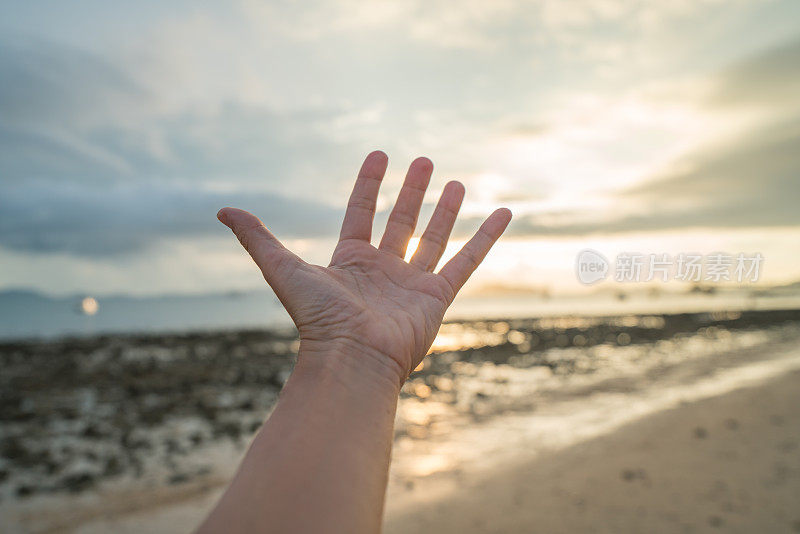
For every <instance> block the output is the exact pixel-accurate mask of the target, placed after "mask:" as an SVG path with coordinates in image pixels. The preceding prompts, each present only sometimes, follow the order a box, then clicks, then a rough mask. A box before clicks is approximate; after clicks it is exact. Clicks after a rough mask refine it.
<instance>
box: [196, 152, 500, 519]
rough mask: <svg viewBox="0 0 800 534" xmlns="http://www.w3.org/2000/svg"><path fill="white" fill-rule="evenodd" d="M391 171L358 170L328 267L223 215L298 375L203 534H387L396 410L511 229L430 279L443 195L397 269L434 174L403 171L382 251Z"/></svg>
mask: <svg viewBox="0 0 800 534" xmlns="http://www.w3.org/2000/svg"><path fill="white" fill-rule="evenodd" d="M387 163H388V158H387V157H386V155H385V154H384V153H383V152H372V153H371V154H369V155H368V156H367V158H366V159H365V160H364V163H363V165H362V167H361V170H360V172H359V174H358V178H357V180H356V183H355V186H354V188H353V192H352V194H351V196H350V201H349V202H348V205H347V211H346V213H345V217H344V221H343V223H342V229H341V233H340V237H339V242H338V244H337V246H336V249H335V250H334V253H333V257H332V258H331V263H330V265H329V266H328V267H322V266H319V265H310V264H308V263H306V262H304V261H303V260H302V259H300V258H299V257H297V256H296V255H294V254H293V253H292V252H290V251H289V250H287V249H286V248H285V247H284V246H283V245H282V244H281V243H280V241H278V240H277V239H276V238H275V236H273V235H272V234H271V233H270V232H269V230H267V229H266V228H265V227H264V225H263V224H262V223H261V221H260V220H259V219H258V218H257V217H256V216H254V215H252V214H250V213H248V212H246V211H242V210H238V209H234V208H224V209H222V210H220V212H219V214H218V218H219V220H220V221H221V222H222V223H224V224H225V225H226V226H228V227H229V228H230V229H231V230H233V232H234V233H235V234H236V237H237V238H238V239H239V241H240V242H241V244H242V246H244V248H245V249H246V250H247V252H248V253H249V254H250V256H251V257H252V258H253V260H254V261H255V263H256V264H257V265H258V267H259V268H260V269H261V272H262V273H263V275H264V278H265V279H266V281H267V283H268V284H269V285H270V286H271V287H272V289H273V290H274V291H275V294H276V295H277V296H278V298H279V299H280V301H281V303H282V304H283V305H284V307H285V308H286V310H287V311H288V312H289V315H290V316H291V318H292V320H293V321H294V323H295V325H296V326H297V330H298V333H299V337H300V348H299V351H298V355H297V364H296V365H295V369H294V372H293V373H292V375H291V376H290V378H289V380H288V381H287V382H286V385H285V386H284V388H283V390H282V392H281V395H280V399H279V400H278V403H277V405H276V407H275V409H274V410H273V412H272V414H271V415H270V417H269V419H268V420H267V421H266V422H265V423H264V425H263V426H262V428H261V430H260V431H259V432H258V433H257V434H256V436H255V438H254V440H253V442H252V444H251V446H250V448H249V450H248V451H247V453H246V455H245V457H244V459H243V460H242V463H241V465H240V466H239V469H238V471H237V473H236V475H235V477H234V478H233V481H232V482H231V483H230V485H229V487H228V488H227V490H226V491H225V493H224V494H223V495H222V497H221V498H220V500H219V502H218V503H217V505H216V507H215V508H214V509H213V511H212V512H211V513H210V515H209V516H208V517H207V518H206V520H205V522H204V523H203V524H202V525H201V526H200V527H199V529H198V532H199V533H210V532H226V533H237V532H293V533H294V532H298V533H300V532H303V533H305V532H309V533H311V532H315V533H316V532H325V533H348V534H358V533H375V532H379V531H380V528H381V519H382V514H383V501H384V495H385V493H386V484H387V480H388V470H389V461H390V455H391V447H392V435H393V425H394V416H395V411H396V407H397V398H398V395H399V393H400V388H401V386H402V385H403V382H404V381H405V379H406V378H407V377H408V375H409V373H410V372H411V371H412V370H413V369H414V368H415V367H416V366H417V365H418V364H419V363H420V362H421V361H422V359H423V358H424V357H425V354H426V353H427V351H428V349H429V348H430V346H431V344H432V343H433V340H434V338H435V337H436V333H437V331H438V330H439V326H440V325H441V322H442V317H443V316H444V313H445V311H446V310H447V307H448V306H449V305H450V304H451V303H452V302H453V299H454V298H455V296H456V294H457V293H458V291H459V289H460V288H461V287H462V286H463V285H464V283H465V282H466V281H467V279H468V278H469V276H470V275H471V274H472V272H473V271H474V270H475V268H477V266H478V265H479V264H480V262H481V261H482V260H483V258H484V257H485V256H486V254H487V253H488V252H489V249H490V248H491V246H492V245H493V244H494V242H495V241H497V239H498V238H499V237H500V235H501V234H502V233H503V231H504V230H505V228H506V226H507V225H508V223H509V222H510V220H511V212H510V211H509V210H508V209H505V208H501V209H498V210H496V211H495V212H494V213H492V214H491V215H490V216H489V217H488V218H487V219H486V220H485V221H484V223H483V224H482V226H481V227H480V229H479V230H478V231H477V233H476V234H475V235H474V236H473V237H472V239H470V240H469V241H468V242H467V243H466V244H465V245H464V247H463V248H462V249H461V250H460V251H459V252H458V253H457V254H456V255H455V256H454V257H453V258H452V259H451V260H450V261H448V262H447V263H446V264H445V265H444V266H443V267H442V268H441V270H439V271H438V273H434V269H435V268H436V265H437V263H438V262H439V260H440V258H441V256H442V254H443V252H444V249H445V246H446V244H447V240H448V239H449V236H450V232H451V230H452V228H453V224H454V222H455V219H456V215H457V213H458V210H459V207H460V206H461V202H462V200H463V198H464V187H463V185H461V184H460V183H459V182H449V183H448V184H447V185H446V186H445V188H444V190H443V192H442V195H441V197H440V199H439V202H438V204H437V206H436V209H435V210H434V213H433V215H432V216H431V220H430V222H429V223H428V226H427V228H426V230H425V232H424V233H423V235H422V237H421V238H420V243H419V246H418V248H417V250H416V251H415V253H414V255H413V257H412V258H411V260H410V261H409V262H406V261H404V259H403V258H404V256H405V254H406V248H407V247H408V242H409V240H410V238H411V236H412V234H413V232H414V228H415V226H416V222H417V217H418V215H419V210H420V207H421V205H422V200H423V197H424V194H425V190H426V188H427V186H428V183H429V181H430V178H431V173H432V172H433V164H432V163H431V161H430V160H428V159H427V158H418V159H416V160H414V161H413V162H412V163H411V166H410V167H409V169H408V173H407V174H406V178H405V181H404V183H403V186H402V188H401V190H400V193H399V196H398V198H397V202H396V204H395V206H394V208H393V210H392V212H391V214H390V216H389V220H388V222H387V224H386V230H385V232H384V234H383V237H382V239H381V242H380V245H379V246H378V247H377V248H376V247H374V246H373V245H371V244H370V239H371V237H372V222H373V218H374V214H375V204H376V201H377V197H378V189H379V187H380V184H381V181H382V179H383V176H384V174H385V172H386V166H387Z"/></svg>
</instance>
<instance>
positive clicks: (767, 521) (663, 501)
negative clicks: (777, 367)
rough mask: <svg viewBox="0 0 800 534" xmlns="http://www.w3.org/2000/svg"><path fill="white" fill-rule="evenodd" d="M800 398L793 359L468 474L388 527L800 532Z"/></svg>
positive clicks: (390, 533) (389, 530)
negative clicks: (756, 377)
mask: <svg viewBox="0 0 800 534" xmlns="http://www.w3.org/2000/svg"><path fill="white" fill-rule="evenodd" d="M798 407H800V372H799V371H793V372H790V373H788V374H786V375H784V376H782V377H780V378H777V379H774V380H772V381H770V382H768V383H766V384H763V385H760V386H758V387H753V388H745V389H738V390H735V391H733V392H730V393H727V394H725V395H722V396H719V397H715V398H710V399H705V400H701V401H697V402H694V403H691V404H686V405H683V406H680V407H677V408H675V409H672V410H668V411H665V412H661V413H658V414H655V415H653V416H650V417H648V418H646V419H642V420H639V421H637V422H634V423H631V424H628V425H626V426H623V427H622V428H620V429H618V430H617V431H615V432H613V433H611V434H609V435H606V436H603V437H599V438H595V439H593V440H590V441H587V442H583V443H580V444H578V445H575V446H573V447H571V448H568V449H564V450H561V451H559V452H555V453H552V454H546V455H543V456H539V457H538V458H537V459H536V460H535V461H528V462H526V461H520V462H518V463H516V464H514V465H510V466H507V467H506V468H504V469H503V470H502V471H498V472H495V473H492V474H491V475H489V476H481V477H469V476H464V477H461V479H460V480H459V486H460V489H459V490H458V491H456V492H454V493H452V494H450V495H448V496H446V497H444V498H439V499H437V500H435V501H432V502H430V503H427V504H422V505H417V506H414V507H413V508H408V509H406V510H404V511H402V512H395V513H393V514H390V515H389V516H388V517H387V524H386V528H385V532H386V534H395V533H410V532H437V533H439V534H446V533H450V532H453V533H459V534H466V533H470V532H481V533H483V532H497V533H501V532H505V533H512V532H514V533H516V532H548V533H557V532H614V533H620V532H670V533H672V532H719V531H724V532H748V533H751V532H787V533H789V532H800V447H799V444H800V413H798ZM416 491H422V492H424V491H425V488H424V486H423V487H418V488H416Z"/></svg>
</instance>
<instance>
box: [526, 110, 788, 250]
mask: <svg viewBox="0 0 800 534" xmlns="http://www.w3.org/2000/svg"><path fill="white" fill-rule="evenodd" d="M798 146H800V119H797V118H795V119H792V120H790V121H786V122H781V123H777V124H772V125H770V126H766V127H763V128H762V129H760V130H756V131H752V132H750V133H749V134H748V135H746V136H743V137H740V138H739V139H737V140H736V141H734V142H731V143H729V144H727V145H724V146H720V147H716V148H714V149H707V150H705V151H700V152H698V153H696V154H693V155H691V156H689V157H687V158H685V160H682V161H679V162H676V164H675V165H674V169H675V170H673V171H670V172H667V173H665V174H663V175H661V176H659V177H657V178H654V179H652V180H650V181H647V182H645V183H642V184H638V185H636V186H634V187H630V188H628V189H625V190H623V191H621V192H620V193H618V194H617V195H616V196H615V198H613V204H612V207H611V209H609V210H608V211H604V212H598V211H592V212H580V211H564V212H560V213H550V214H545V215H540V216H535V215H534V216H528V217H521V218H519V217H518V220H517V221H515V222H514V224H513V226H512V228H511V232H512V233H513V234H516V235H525V236H580V235H590V234H617V233H630V232H648V231H663V230H676V229H686V228H700V227H702V228H717V229H721V228H745V227H750V228H752V227H784V226H800V210H798V209H797V199H798V198H800V180H798V179H797V177H798V175H800V152H798V151H797V150H796V147H798ZM545 217H548V218H550V219H551V220H553V221H555V222H554V223H552V224H543V223H542V222H541V221H542V219H545ZM545 220H546V219H545Z"/></svg>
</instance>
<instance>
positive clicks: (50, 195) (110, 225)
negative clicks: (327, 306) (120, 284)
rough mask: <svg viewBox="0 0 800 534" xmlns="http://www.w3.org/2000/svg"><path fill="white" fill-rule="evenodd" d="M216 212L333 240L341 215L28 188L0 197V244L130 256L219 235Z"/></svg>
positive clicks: (171, 196)
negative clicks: (250, 216) (229, 209)
mask: <svg viewBox="0 0 800 534" xmlns="http://www.w3.org/2000/svg"><path fill="white" fill-rule="evenodd" d="M224 206H236V207H240V208H244V209H248V210H251V211H253V212H254V213H257V214H258V215H259V216H260V217H261V218H262V219H263V220H264V222H265V224H267V225H268V226H269V227H270V229H271V230H273V231H274V232H275V233H276V234H277V235H279V236H281V237H286V238H288V237H318V236H324V235H330V234H333V233H334V232H335V231H336V229H337V228H338V223H339V220H340V218H341V215H342V214H341V213H340V211H339V210H335V209H332V208H329V207H326V206H324V205H321V204H317V203H314V202H307V201H302V200H297V199H293V198H287V197H283V196H279V195H274V194H268V193H260V192H249V193H247V192H236V193H217V192H212V191H204V190H198V189H196V188H192V187H186V186H180V187H179V186H170V185H163V184H150V185H136V186H117V187H112V188H103V189H97V188H91V187H87V186H76V185H55V184H36V185H26V186H18V187H8V188H5V190H4V191H3V194H2V195H0V246H3V247H6V248H9V249H13V250H19V251H25V252H66V253H69V254H74V255H90V256H104V255H114V254H124V253H131V252H137V251H140V250H141V249H143V248H146V247H148V246H150V245H152V244H154V243H156V242H158V241H159V240H162V239H165V238H181V237H190V238H191V237H207V236H214V235H220V236H222V235H225V232H227V229H226V228H224V227H223V226H222V225H221V224H220V223H219V222H218V221H217V220H216V217H215V215H216V212H217V210H219V209H220V208H222V207H224Z"/></svg>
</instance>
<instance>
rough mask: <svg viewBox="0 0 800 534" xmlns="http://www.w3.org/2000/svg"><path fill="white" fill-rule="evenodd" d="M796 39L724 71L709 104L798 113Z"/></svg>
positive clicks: (799, 54) (799, 46)
mask: <svg viewBox="0 0 800 534" xmlns="http://www.w3.org/2000/svg"><path fill="white" fill-rule="evenodd" d="M798 65H800V37H797V38H795V39H793V40H791V41H789V42H787V43H784V44H782V45H781V46H778V47H775V48H771V49H769V50H766V51H764V52H762V53H760V54H758V55H756V56H755V57H752V58H749V59H747V60H746V61H742V62H739V63H737V64H736V65H734V66H732V67H731V68H729V69H727V70H726V71H725V72H724V73H723V74H722V76H720V79H719V81H718V84H717V88H716V90H715V91H714V92H713V94H712V97H711V103H712V104H716V105H720V106H742V105H752V104H759V105H763V106H768V107H771V108H776V107H777V108H786V107H790V108H794V109H798V106H800V103H798V99H797V95H798V94H800V69H798V68H797V66H798Z"/></svg>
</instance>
